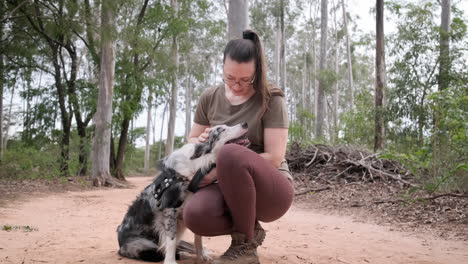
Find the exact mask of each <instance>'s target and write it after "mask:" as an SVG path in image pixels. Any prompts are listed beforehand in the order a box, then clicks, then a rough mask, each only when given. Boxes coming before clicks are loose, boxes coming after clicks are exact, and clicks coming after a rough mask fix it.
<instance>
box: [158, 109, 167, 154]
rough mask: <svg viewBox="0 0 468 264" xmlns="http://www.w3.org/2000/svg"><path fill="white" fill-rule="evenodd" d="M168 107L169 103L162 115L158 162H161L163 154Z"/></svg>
mask: <svg viewBox="0 0 468 264" xmlns="http://www.w3.org/2000/svg"><path fill="white" fill-rule="evenodd" d="M167 105H168V103H165V104H164V110H163V114H162V122H161V133H160V134H159V151H158V160H160V159H161V158H162V157H161V154H162V136H163V130H164V124H165V122H164V120H165V119H166V111H167Z"/></svg>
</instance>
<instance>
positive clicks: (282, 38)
mask: <svg viewBox="0 0 468 264" xmlns="http://www.w3.org/2000/svg"><path fill="white" fill-rule="evenodd" d="M284 9H285V3H284V0H280V29H281V34H280V54H279V55H280V57H279V60H280V62H279V63H280V88H281V90H283V91H284V93H286V92H288V91H286V56H285V53H286V47H285V45H286V41H285V26H284V14H285V10H284Z"/></svg>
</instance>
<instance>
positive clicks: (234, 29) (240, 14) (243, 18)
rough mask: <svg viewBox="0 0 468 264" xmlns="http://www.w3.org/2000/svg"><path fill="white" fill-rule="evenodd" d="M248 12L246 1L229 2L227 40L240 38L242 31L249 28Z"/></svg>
mask: <svg viewBox="0 0 468 264" xmlns="http://www.w3.org/2000/svg"><path fill="white" fill-rule="evenodd" d="M248 10H249V1H248V0H229V10H228V40H231V39H238V38H242V31H244V30H245V29H247V28H248V27H249V14H248Z"/></svg>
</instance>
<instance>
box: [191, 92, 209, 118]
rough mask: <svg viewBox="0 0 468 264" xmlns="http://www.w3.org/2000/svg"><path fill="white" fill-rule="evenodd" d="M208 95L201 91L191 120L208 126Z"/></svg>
mask: <svg viewBox="0 0 468 264" xmlns="http://www.w3.org/2000/svg"><path fill="white" fill-rule="evenodd" d="M208 103H209V100H208V95H207V92H206V91H205V92H203V93H202V94H201V96H200V99H199V100H198V104H197V108H196V110H195V117H194V119H193V122H194V123H196V124H199V125H202V126H209V125H210V121H209V120H208Z"/></svg>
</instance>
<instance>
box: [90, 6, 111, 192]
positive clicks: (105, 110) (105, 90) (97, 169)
mask: <svg viewBox="0 0 468 264" xmlns="http://www.w3.org/2000/svg"><path fill="white" fill-rule="evenodd" d="M113 32H114V12H113V7H112V1H111V0H102V6H101V60H100V63H101V65H100V75H99V95H98V105H97V109H96V114H95V116H94V118H93V121H94V124H95V131H94V138H93V150H92V156H91V157H92V159H91V179H92V180H93V184H94V185H95V186H103V185H114V184H115V181H114V180H113V178H112V176H111V174H110V172H109V158H110V153H109V152H110V144H111V124H112V97H113V93H114V92H113V89H114V71H115V46H114V37H113V34H114V33H113Z"/></svg>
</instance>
